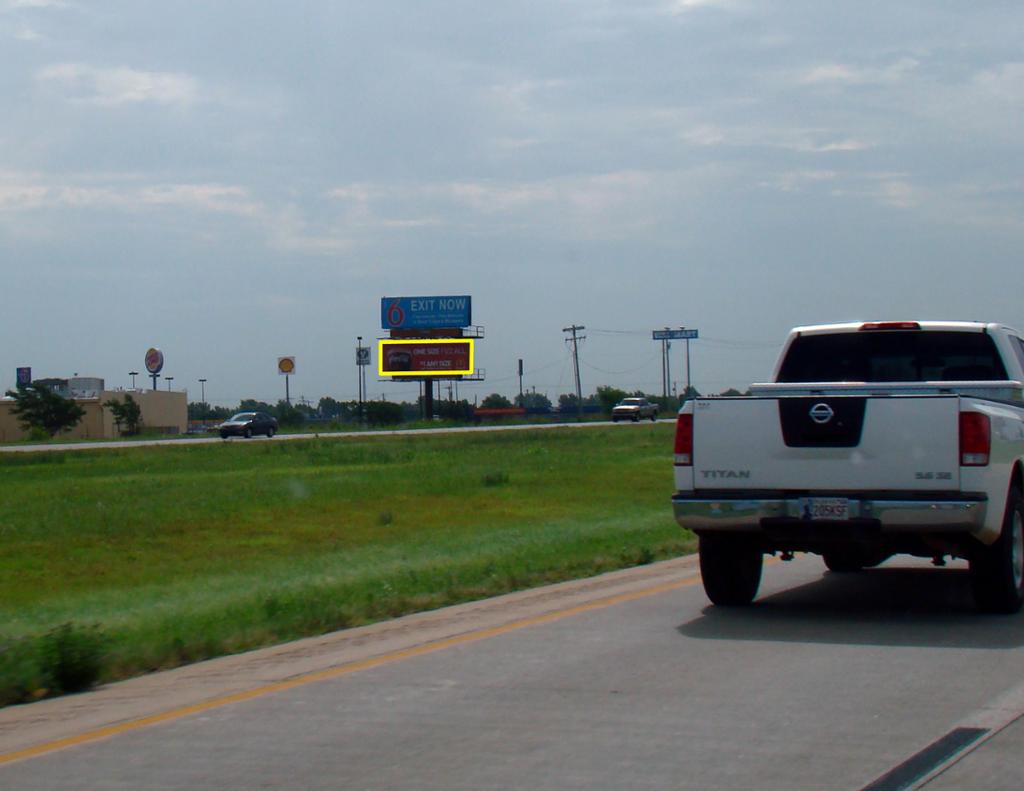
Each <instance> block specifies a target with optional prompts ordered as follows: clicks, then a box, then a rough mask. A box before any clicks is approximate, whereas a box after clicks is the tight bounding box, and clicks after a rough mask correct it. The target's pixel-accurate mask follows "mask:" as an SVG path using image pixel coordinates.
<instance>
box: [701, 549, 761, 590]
mask: <svg viewBox="0 0 1024 791" xmlns="http://www.w3.org/2000/svg"><path fill="white" fill-rule="evenodd" d="M699 552H700V576H701V580H702V581H703V583H704V592H705V593H707V595H708V598H709V599H711V601H712V602H713V603H714V604H717V605H720V606H723V607H740V606H743V605H746V604H750V603H751V602H752V601H753V600H754V597H755V596H756V595H757V589H758V588H759V587H760V585H761V566H762V565H763V563H764V555H763V553H762V552H761V548H760V547H759V546H758V545H757V543H756V542H754V541H753V540H751V539H750V538H748V537H747V536H716V535H703V536H701V537H700V545H699Z"/></svg>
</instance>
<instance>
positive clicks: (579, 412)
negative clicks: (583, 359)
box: [562, 324, 587, 421]
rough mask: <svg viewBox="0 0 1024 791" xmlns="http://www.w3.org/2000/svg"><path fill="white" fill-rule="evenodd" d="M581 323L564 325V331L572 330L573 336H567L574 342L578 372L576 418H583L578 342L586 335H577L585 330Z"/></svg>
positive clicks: (575, 368)
mask: <svg viewBox="0 0 1024 791" xmlns="http://www.w3.org/2000/svg"><path fill="white" fill-rule="evenodd" d="M585 329H586V327H584V326H583V325H581V324H573V325H572V326H571V327H563V328H562V332H571V333H572V338H566V339H565V342H566V343H570V342H571V343H572V367H573V371H574V372H575V374H576V419H577V420H579V421H582V420H583V392H582V390H581V388H580V355H579V347H578V344H579V342H580V341H582V340H584V339H586V337H587V336H586V335H577V334H576V333H577V332H580V331H582V330H585Z"/></svg>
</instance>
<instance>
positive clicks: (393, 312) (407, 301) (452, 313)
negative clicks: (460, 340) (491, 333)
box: [380, 296, 473, 330]
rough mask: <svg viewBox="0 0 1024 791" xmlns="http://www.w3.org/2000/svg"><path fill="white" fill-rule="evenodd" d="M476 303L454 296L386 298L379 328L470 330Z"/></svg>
mask: <svg viewBox="0 0 1024 791" xmlns="http://www.w3.org/2000/svg"><path fill="white" fill-rule="evenodd" d="M472 307H473V300H472V298H471V297H468V296H454V297H383V298H381V301H380V326H381V327H382V328H383V329H385V330H412V329H431V328H437V327H468V326H469V325H471V324H472V323H473V310H472Z"/></svg>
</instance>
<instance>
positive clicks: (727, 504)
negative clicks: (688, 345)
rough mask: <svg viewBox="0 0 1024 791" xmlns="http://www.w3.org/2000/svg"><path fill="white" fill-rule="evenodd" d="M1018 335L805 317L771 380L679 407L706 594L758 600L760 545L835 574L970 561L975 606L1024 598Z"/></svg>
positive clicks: (739, 601)
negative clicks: (906, 560) (747, 391)
mask: <svg viewBox="0 0 1024 791" xmlns="http://www.w3.org/2000/svg"><path fill="white" fill-rule="evenodd" d="M1022 383H1024V341H1022V340H1021V335H1020V333H1018V332H1017V331H1016V330H1013V329H1010V328H1009V327H1005V326H1002V325H999V324H983V323H977V322H926V321H920V322H918V321H901V322H868V323H856V324H830V325H821V326H813V327H798V328H796V329H794V330H793V331H792V332H791V333H790V335H789V338H788V339H787V341H786V343H785V346H784V347H783V350H782V353H781V354H780V356H779V360H778V362H777V363H776V366H775V373H774V377H773V381H772V383H770V384H755V385H753V386H752V387H751V393H752V394H751V395H750V396H748V397H740V398H698V399H696V400H692V401H688V402H687V403H686V404H685V405H684V406H683V408H682V409H681V410H680V411H679V415H678V418H677V422H676V436H675V488H676V493H675V494H674V495H673V498H672V503H673V509H674V512H675V517H676V521H677V522H678V523H679V524H680V525H682V526H683V527H686V528H689V529H690V530H692V531H694V532H695V533H696V534H697V535H698V536H699V541H700V568H701V576H702V577H703V582H704V589H705V591H706V592H707V594H708V597H709V598H710V599H711V601H712V602H714V603H715V604H718V605H745V604H749V603H750V602H751V601H753V599H754V597H755V596H756V595H757V589H758V587H759V585H760V581H761V567H762V563H763V558H764V555H765V554H776V553H778V554H780V555H781V556H782V558H783V559H784V560H787V559H790V558H792V556H793V553H794V552H814V553H818V554H820V555H822V556H823V558H824V561H825V564H826V566H827V567H828V568H829V569H831V570H832V571H835V572H846V571H856V570H859V569H862V568H865V567H869V566H874V565H877V564H879V563H881V562H882V561H884V560H886V559H887V558H889V557H891V556H892V555H895V554H909V555H916V556H919V557H926V558H932V559H933V562H935V563H936V564H937V565H942V564H943V563H944V561H945V558H946V557H947V556H950V557H959V558H966V559H967V560H968V561H969V564H970V576H971V585H972V589H973V593H974V599H975V602H976V604H977V606H978V608H979V609H981V610H982V611H985V612H1002V613H1012V612H1016V611H1018V610H1019V609H1020V607H1021V603H1022V602H1024V502H1022V488H1024V384H1022Z"/></svg>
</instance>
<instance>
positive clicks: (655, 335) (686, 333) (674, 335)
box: [651, 327, 700, 399]
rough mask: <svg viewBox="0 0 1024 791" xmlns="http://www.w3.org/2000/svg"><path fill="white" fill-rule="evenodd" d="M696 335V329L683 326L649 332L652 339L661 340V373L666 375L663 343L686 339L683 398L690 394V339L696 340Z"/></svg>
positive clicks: (665, 357)
mask: <svg viewBox="0 0 1024 791" xmlns="http://www.w3.org/2000/svg"><path fill="white" fill-rule="evenodd" d="M698 337H700V333H699V332H698V331H697V330H692V329H686V328H685V327H680V328H679V329H677V330H672V329H669V328H667V327H666V328H665V329H663V330H654V331H652V333H651V338H652V339H653V340H656V341H661V342H662V349H663V350H664V356H663V361H662V374H663V375H665V376H666V377H667V372H668V351H667V349H666V347H665V344H666V343H667V342H668V341H674V340H683V341H686V390H685V391H684V392H683V398H684V399H685V398H686V397H687V396H689V394H690V341H694V340H697V338H698Z"/></svg>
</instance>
